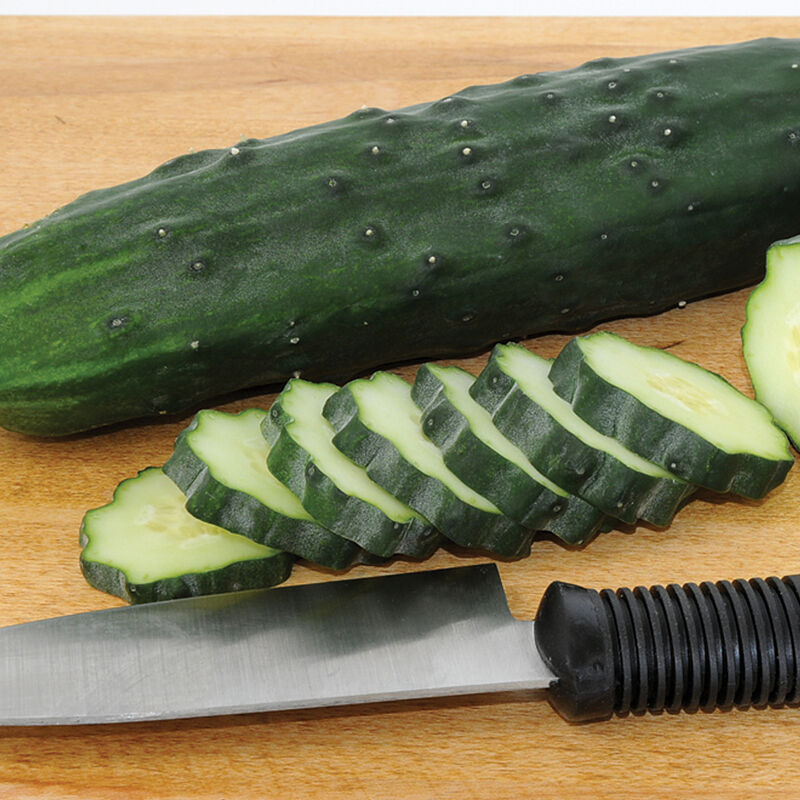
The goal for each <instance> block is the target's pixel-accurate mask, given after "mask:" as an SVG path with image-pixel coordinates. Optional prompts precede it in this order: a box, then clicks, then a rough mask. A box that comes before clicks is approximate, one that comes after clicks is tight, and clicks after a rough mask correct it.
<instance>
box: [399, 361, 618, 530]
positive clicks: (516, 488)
mask: <svg viewBox="0 0 800 800" xmlns="http://www.w3.org/2000/svg"><path fill="white" fill-rule="evenodd" d="M474 382H475V378H474V377H473V376H472V375H470V374H469V373H468V372H466V371H465V370H463V369H461V368H459V367H443V366H439V365H437V364H423V365H422V366H421V367H420V368H419V369H418V370H417V375H416V380H415V381H414V385H413V387H412V390H411V395H412V397H413V399H414V402H415V403H416V404H417V406H418V407H419V408H420V410H421V411H422V427H423V430H424V431H425V434H426V435H427V436H428V438H429V439H431V441H433V442H434V443H435V444H436V446H437V447H438V448H439V450H441V452H442V456H443V457H444V461H445V464H447V466H448V468H449V469H450V470H452V472H453V474H455V475H457V476H458V477H459V478H460V479H461V480H462V481H464V483H466V484H467V485H468V486H469V487H471V488H472V489H474V490H475V491H476V492H479V493H480V494H481V495H483V496H484V497H485V498H487V499H488V500H490V501H491V502H492V503H494V504H495V505H496V506H497V507H498V508H499V509H500V510H501V511H502V512H503V513H504V514H505V515H506V516H507V517H510V518H511V519H513V520H515V521H516V522H519V523H520V524H521V525H524V526H525V527H526V528H530V529H532V530H537V531H545V530H546V531H550V532H551V533H554V534H555V535H556V536H558V537H559V538H561V539H563V540H564V541H566V542H568V543H570V544H583V543H585V542H587V541H589V539H591V538H592V537H593V536H594V535H595V534H596V533H597V532H598V531H599V530H600V528H601V526H602V525H603V523H604V522H605V521H606V515H605V514H603V512H602V511H600V510H599V509H597V508H596V507H595V506H593V505H591V504H590V503H587V502H586V501H585V500H582V499H581V498H580V497H577V496H576V495H573V494H570V493H569V492H566V491H564V490H563V489H562V488H561V487H559V486H557V485H556V484H554V483H553V482H552V481H551V480H550V479H549V478H547V477H546V476H544V475H542V473H541V472H539V471H538V470H537V469H536V468H535V467H534V466H533V465H532V464H531V463H530V461H528V459H527V458H526V457H525V454H524V453H523V452H522V451H521V450H520V449H519V448H518V447H517V446H516V445H515V444H513V443H512V442H511V441H510V440H509V439H508V438H506V437H505V436H504V435H503V434H502V433H500V431H499V430H498V429H497V427H496V426H495V424H494V422H493V421H492V418H491V416H490V415H489V412H488V411H486V409H485V408H483V406H481V405H479V404H478V403H477V402H475V400H474V399H473V398H472V397H471V396H470V394H469V390H470V388H471V387H472V384H473V383H474Z"/></svg>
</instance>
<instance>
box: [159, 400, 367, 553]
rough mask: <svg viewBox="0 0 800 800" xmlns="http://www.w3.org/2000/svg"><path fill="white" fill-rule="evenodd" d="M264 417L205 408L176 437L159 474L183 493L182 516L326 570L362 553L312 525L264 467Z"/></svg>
mask: <svg viewBox="0 0 800 800" xmlns="http://www.w3.org/2000/svg"><path fill="white" fill-rule="evenodd" d="M266 416H267V412H266V411H262V410H261V409H257V408H250V409H247V410H246V411H242V412H241V413H240V414H235V415H234V414H225V413H223V412H221V411H214V410H209V409H206V410H204V411H200V412H199V413H198V414H197V415H196V416H195V418H194V419H193V420H192V422H191V424H190V425H189V426H188V427H187V428H185V429H184V430H183V431H181V433H180V435H179V436H178V438H177V440H176V442H175V449H174V450H173V453H172V455H171V456H170V458H169V460H168V461H167V462H166V464H164V466H163V467H162V469H163V470H164V472H165V473H166V474H167V475H168V476H169V477H170V478H172V480H173V481H174V482H175V483H176V484H177V485H178V488H180V490H181V491H182V492H183V493H184V494H185V495H186V510H187V511H188V512H189V513H190V514H192V515H193V516H195V517H197V518H198V519H201V520H203V521H204V522H209V523H211V524H213V525H218V526H219V527H221V528H225V530H228V531H231V532H232V533H239V534H241V535H243V536H247V537H248V538H249V539H252V540H253V541H256V542H259V543H260V544H265V545H267V546H269V547H274V548H277V549H278V550H285V551H287V552H289V553H293V554H294V555H296V556H297V557H298V558H303V559H306V560H307V561H312V562H313V563H315V564H319V565H320V566H323V567H328V568H329V569H344V568H345V567H349V566H350V565H351V564H353V563H356V562H359V561H361V560H362V556H363V555H364V551H363V550H362V549H361V548H360V547H359V546H358V545H357V544H355V543H354V542H351V541H349V540H348V539H345V538H343V537H341V536H338V535H337V534H335V533H333V532H332V531H330V530H328V529H327V528H325V527H323V526H322V525H320V523H319V522H317V521H316V520H315V519H314V518H313V517H312V516H311V515H310V514H309V513H308V512H307V511H306V510H305V509H304V508H303V506H302V504H301V503H300V501H299V500H298V499H297V497H296V496H295V495H294V494H293V493H292V492H291V491H290V490H289V489H288V488H287V487H286V486H284V484H282V483H281V482H280V481H278V480H277V478H275V477H274V476H273V475H272V473H271V472H270V471H269V468H268V466H267V456H268V454H269V450H270V448H269V445H268V444H267V442H266V440H265V439H264V436H263V435H262V433H261V423H262V422H263V420H264V418H265V417H266Z"/></svg>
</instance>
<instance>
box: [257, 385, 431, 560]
mask: <svg viewBox="0 0 800 800" xmlns="http://www.w3.org/2000/svg"><path fill="white" fill-rule="evenodd" d="M337 389H338V387H337V386H334V385H333V384H331V383H310V382H309V381H304V380H300V379H298V378H294V379H292V380H290V381H289V382H288V383H287V384H286V387H285V388H284V390H283V391H282V392H281V393H280V395H278V397H277V398H276V400H275V402H274V403H273V405H272V408H271V410H270V413H269V415H268V416H267V417H266V418H265V419H264V421H263V423H262V431H263V434H264V436H265V438H266V439H267V440H268V441H269V442H270V443H271V445H272V447H271V450H270V453H269V456H268V458H267V464H268V466H269V469H270V471H271V472H272V474H273V475H275V477H276V478H277V479H278V480H280V481H282V482H283V483H284V484H285V485H286V486H288V487H289V488H290V489H291V490H292V492H294V494H295V495H297V497H298V498H300V502H301V503H302V504H303V507H304V508H305V509H306V510H307V511H308V512H309V513H310V514H311V515H312V516H313V517H314V518H315V519H317V520H319V522H321V523H322V524H323V525H324V526H325V527H327V528H330V530H332V531H334V532H335V533H338V534H339V535H340V536H343V537H345V538H347V539H350V540H351V541H353V542H356V543H357V544H358V545H360V546H361V547H363V548H364V549H365V550H367V551H368V552H370V553H373V554H375V555H376V556H380V557H388V556H392V555H395V554H402V555H407V556H411V557H413V558H427V557H428V556H429V555H430V554H431V553H432V552H433V551H434V550H435V549H436V548H437V547H438V546H439V544H440V542H441V536H440V534H439V533H438V531H436V529H435V528H434V527H433V526H432V525H431V524H430V522H428V520H426V519H424V518H423V517H422V516H421V515H420V514H418V513H417V512H416V511H414V510H413V509H411V508H409V507H408V506H407V505H406V504H405V503H402V502H401V501H400V500H398V499H397V498H396V497H395V496H393V495H392V494H390V493H389V492H387V491H386V490H385V489H383V488H381V486H379V485H378V484H377V483H375V482H374V481H372V480H371V479H370V477H369V475H368V474H367V471H366V470H365V469H364V468H363V467H361V466H359V465H358V464H356V463H354V462H353V461H351V460H350V459H349V458H347V457H346V455H344V454H343V453H342V452H340V451H339V450H337V448H336V447H335V446H334V444H333V435H334V430H333V428H332V427H331V425H330V423H329V422H328V421H327V420H326V419H325V418H324V417H323V416H322V408H323V406H324V405H325V402H326V401H327V400H328V398H329V397H331V395H333V394H334V393H335V392H336V391H337Z"/></svg>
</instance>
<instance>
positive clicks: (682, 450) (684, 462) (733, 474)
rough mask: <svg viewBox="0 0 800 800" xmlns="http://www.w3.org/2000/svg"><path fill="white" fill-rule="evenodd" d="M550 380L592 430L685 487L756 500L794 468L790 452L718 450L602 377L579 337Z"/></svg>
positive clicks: (564, 351)
mask: <svg viewBox="0 0 800 800" xmlns="http://www.w3.org/2000/svg"><path fill="white" fill-rule="evenodd" d="M549 377H550V380H551V382H552V383H553V388H554V389H555V391H556V393H557V394H559V395H560V396H561V397H563V398H564V399H565V400H566V401H567V402H569V403H571V404H572V407H573V409H574V410H575V413H576V414H577V415H578V416H579V417H581V418H582V419H584V420H585V421H586V422H588V423H589V424H590V425H591V426H592V427H593V428H595V429H596V430H598V431H600V432H601V433H604V434H606V435H607V436H612V437H614V438H615V439H617V441H619V442H620V443H621V444H623V445H625V446H626V447H627V448H628V449H629V450H632V451H633V452H635V453H638V455H640V456H642V458H646V459H648V460H649V461H652V462H653V463H655V464H659V465H660V466H662V467H663V468H664V469H667V470H669V471H670V472H672V473H673V474H675V475H677V476H678V477H680V478H682V479H683V480H685V481H688V482H689V483H694V484H697V485H698V486H704V487H705V488H707V489H711V490H713V491H715V492H731V493H733V494H737V495H740V496H743V497H747V498H750V499H753V500H758V499H761V498H762V497H764V496H765V495H766V494H767V493H769V492H770V491H772V489H774V488H775V487H776V486H778V485H779V484H781V483H782V482H783V480H784V478H785V477H786V475H787V473H788V472H789V470H790V469H791V467H792V465H793V464H794V460H793V459H792V458H791V456H790V455H789V453H788V448H787V460H785V461H783V460H782V461H771V460H770V459H767V458H763V457H762V456H757V455H754V454H752V453H725V452H723V451H721V450H720V449H719V448H717V447H715V446H714V445H713V444H711V442H708V441H706V440H705V439H703V438H702V437H701V436H699V435H698V434H697V433H695V432H694V431H692V430H690V429H688V428H686V427H684V426H683V425H679V424H678V423H676V422H673V421H672V420H668V419H666V418H665V417H662V416H661V415H660V414H658V413H657V412H655V411H653V410H652V409H651V408H649V407H648V406H647V405H645V404H644V403H642V402H641V401H640V400H638V399H637V398H636V397H634V396H633V395H631V394H629V393H628V392H626V391H624V390H622V389H620V388H619V387H617V386H614V385H613V384H611V383H609V382H608V381H606V380H605V379H603V378H602V377H600V376H599V375H598V374H597V373H596V372H595V371H594V370H593V369H592V368H591V367H590V366H589V364H587V363H586V360H585V358H584V355H583V351H582V350H581V348H580V345H579V343H578V340H577V339H572V340H570V342H568V343H567V345H566V346H565V347H564V348H563V349H562V351H561V352H560V353H559V355H558V356H557V357H556V359H555V361H554V362H553V366H552V367H551V369H550V373H549ZM719 377H720V378H722V376H721V375H720V376H719ZM722 380H725V379H724V378H722ZM726 383H727V381H726Z"/></svg>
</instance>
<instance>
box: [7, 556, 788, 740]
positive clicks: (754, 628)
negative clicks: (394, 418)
mask: <svg viewBox="0 0 800 800" xmlns="http://www.w3.org/2000/svg"><path fill="white" fill-rule="evenodd" d="M799 671H800V577H797V576H796V577H793V578H785V579H783V580H779V579H777V578H769V579H767V581H762V580H760V579H753V580H751V581H749V582H748V581H734V582H733V583H728V582H725V581H721V582H719V583H717V584H710V583H704V584H701V585H700V586H697V585H696V584H686V585H685V586H678V585H676V584H673V585H670V586H668V587H651V588H650V589H644V588H643V587H637V588H636V589H634V590H628V589H620V590H618V591H616V592H612V591H611V590H603V591H602V592H597V591H595V590H592V589H584V588H582V587H578V586H573V585H572V584H567V583H561V582H556V583H553V584H551V585H550V587H548V589H547V591H546V592H545V595H544V596H543V598H542V601H541V603H540V606H539V611H538V613H537V619H536V622H535V623H533V622H531V621H524V620H519V619H516V618H514V617H513V616H512V615H511V613H510V611H509V608H508V603H507V601H506V597H505V593H504V590H503V586H502V582H501V580H500V576H499V572H498V570H497V567H496V565H494V564H482V565H478V566H471V567H457V568H454V569H444V570H434V571H427V572H412V573H406V574H399V575H390V576H382V577H373V578H360V579H354V580H342V581H333V582H328V583H319V584H309V585H302V586H293V587H286V588H279V589H267V590H255V591H248V592H240V593H233V594H225V595H215V596H210V597H199V598H187V599H182V600H171V601H166V602H160V603H153V604H148V605H141V606H132V607H123V608H114V609H105V610H101V611H93V612H88V613H83V614H75V615H71V616H66V617H57V618H53V619H49V620H40V621H36V622H29V623H24V624H20V625H14V626H9V627H6V628H2V629H0V724H3V725H50V724H78V723H107V722H126V721H140V720H159V719H171V718H180V717H196V716H212V715H219V714H238V713H245V712H255V711H274V710H281V709H298V708H309V707H322V706H337V705H346V704H356V703H373V702H381V701H388V700H400V699H410V698H421V697H437V696H447V695H468V694H474V693H487V692H503V691H511V690H514V691H516V690H534V689H548V695H549V699H550V701H551V703H552V704H553V705H554V707H555V708H556V709H557V710H558V711H559V712H560V713H561V714H562V715H563V716H564V717H565V718H567V719H570V720H586V719H604V718H608V717H609V716H611V715H612V714H614V713H617V714H626V713H629V712H633V713H640V712H643V711H645V710H651V711H659V710H661V709H665V708H666V709H668V710H671V711H677V710H680V709H681V708H685V709H687V710H695V709H697V708H703V709H704V710H711V709H712V708H715V707H723V708H725V707H730V706H732V705H738V706H747V705H764V704H772V705H782V704H785V703H792V702H796V701H797V700H798V689H799V688H800V686H799V685H798V684H799V681H798V672H799Z"/></svg>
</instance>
